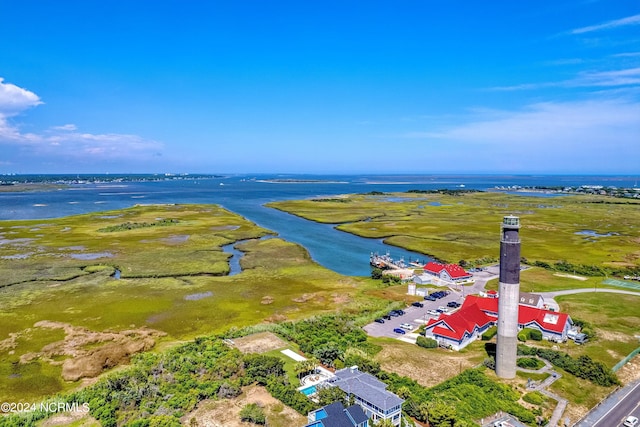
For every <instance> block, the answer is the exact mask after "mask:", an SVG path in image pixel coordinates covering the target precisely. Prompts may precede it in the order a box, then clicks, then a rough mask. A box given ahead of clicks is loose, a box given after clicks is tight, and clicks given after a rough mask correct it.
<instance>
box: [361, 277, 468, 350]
mask: <svg viewBox="0 0 640 427" xmlns="http://www.w3.org/2000/svg"><path fill="white" fill-rule="evenodd" d="M442 290H445V288H443V289H442ZM446 290H448V291H449V295H446V296H445V297H443V298H440V299H437V300H436V301H428V300H422V299H421V300H420V302H421V303H423V305H424V306H423V307H414V306H409V307H407V308H403V309H402V310H403V311H404V312H405V314H403V315H401V316H397V317H391V320H388V319H384V323H376V322H372V323H369V324H368V325H366V326H365V327H364V330H365V331H366V332H367V334H369V335H371V336H372V337H391V338H398V337H402V334H398V333H396V332H393V330H394V329H395V328H400V325H401V324H402V323H409V324H411V325H412V326H414V330H415V329H418V327H419V326H420V325H422V324H424V323H426V322H427V321H428V320H429V318H431V317H438V316H439V315H440V313H438V314H435V315H430V314H429V313H428V311H430V310H437V309H438V307H441V306H444V307H447V304H448V303H449V302H451V301H455V302H457V303H460V304H462V294H460V293H459V292H456V291H452V290H449V289H446ZM447 309H448V310H449V313H451V312H453V311H455V310H457V309H453V308H449V307H447ZM406 332H407V333H409V332H411V331H409V330H407V331H406Z"/></svg>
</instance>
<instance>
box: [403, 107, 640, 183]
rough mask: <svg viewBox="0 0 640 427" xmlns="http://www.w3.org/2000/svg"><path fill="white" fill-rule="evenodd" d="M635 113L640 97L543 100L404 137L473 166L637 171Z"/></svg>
mask: <svg viewBox="0 0 640 427" xmlns="http://www.w3.org/2000/svg"><path fill="white" fill-rule="evenodd" d="M638 117H640V103H638V102H630V101H624V100H604V101H596V100H591V101H580V102H545V103H537V104H531V105H529V106H527V107H525V108H523V109H521V110H519V111H511V112H509V111H496V112H495V117H494V118H491V117H490V116H489V117H488V116H487V115H486V114H485V117H483V118H481V119H476V120H473V119H472V120H470V121H468V122H467V123H464V124H461V125H458V126H455V127H450V128H445V129H440V130H435V131H428V132H408V133H406V134H404V135H403V137H405V138H412V139H416V138H421V139H424V140H425V143H426V144H427V145H428V146H429V147H431V151H430V154H431V155H433V157H434V158H435V159H438V161H439V162H446V161H447V160H446V159H447V158H449V157H454V161H456V162H463V164H469V163H468V162H472V163H473V166H474V167H476V168H478V167H479V165H482V164H483V165H485V166H486V167H487V168H489V169H491V168H494V169H495V170H502V171H509V170H513V171H551V172H563V171H564V172H602V171H604V170H605V169H606V170H608V171H609V172H614V173H615V172H621V171H626V172H629V171H635V172H636V173H637V172H640V163H638V159H639V158H640V144H638V141H640V120H638ZM451 153H457V154H456V155H455V156H452V154H451ZM464 162H467V163H464Z"/></svg>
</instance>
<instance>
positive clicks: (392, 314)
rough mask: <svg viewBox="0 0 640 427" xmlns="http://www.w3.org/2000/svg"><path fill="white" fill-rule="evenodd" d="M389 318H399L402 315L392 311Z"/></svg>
mask: <svg viewBox="0 0 640 427" xmlns="http://www.w3.org/2000/svg"><path fill="white" fill-rule="evenodd" d="M389 316H391V317H398V316H400V313H398V312H397V311H395V310H392V311H390V312H389Z"/></svg>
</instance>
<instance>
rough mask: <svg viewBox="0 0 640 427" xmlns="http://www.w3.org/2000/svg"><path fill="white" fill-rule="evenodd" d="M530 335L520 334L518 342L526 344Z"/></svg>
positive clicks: (522, 332) (523, 332) (521, 332)
mask: <svg viewBox="0 0 640 427" xmlns="http://www.w3.org/2000/svg"><path fill="white" fill-rule="evenodd" d="M527 336H528V334H527V333H526V332H525V331H520V332H518V341H522V342H525V341H527Z"/></svg>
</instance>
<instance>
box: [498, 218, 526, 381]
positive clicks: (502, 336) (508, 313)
mask: <svg viewBox="0 0 640 427" xmlns="http://www.w3.org/2000/svg"><path fill="white" fill-rule="evenodd" d="M519 231H520V218H518V217H517V216H512V215H509V216H505V217H504V218H503V219H502V238H501V239H500V285H499V291H498V292H499V297H500V299H499V301H498V345H497V349H496V374H497V375H498V376H499V377H501V378H514V377H515V376H516V354H517V347H518V299H519V297H520V236H519Z"/></svg>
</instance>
